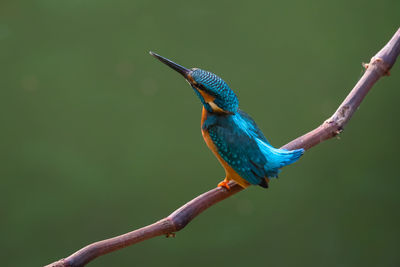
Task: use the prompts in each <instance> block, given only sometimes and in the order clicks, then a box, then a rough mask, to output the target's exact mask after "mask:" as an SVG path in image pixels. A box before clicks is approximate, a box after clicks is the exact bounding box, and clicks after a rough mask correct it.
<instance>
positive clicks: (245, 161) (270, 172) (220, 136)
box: [151, 52, 304, 189]
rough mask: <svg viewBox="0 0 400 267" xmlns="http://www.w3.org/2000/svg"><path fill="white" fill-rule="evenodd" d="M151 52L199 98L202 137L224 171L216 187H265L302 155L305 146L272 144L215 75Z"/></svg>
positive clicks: (223, 82) (225, 84) (232, 93)
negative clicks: (288, 147) (230, 183)
mask: <svg viewBox="0 0 400 267" xmlns="http://www.w3.org/2000/svg"><path fill="white" fill-rule="evenodd" d="M151 54H152V55H153V56H155V57H156V58H157V59H159V60H160V61H161V62H163V63H165V64H167V65H168V66H170V67H171V68H173V69H175V70H176V71H178V72H179V73H180V74H182V75H183V76H184V77H185V79H186V80H187V81H188V82H189V84H190V85H191V86H192V88H193V89H194V91H195V92H196V94H197V96H198V97H199V98H200V101H201V103H202V104H203V114H202V121H201V130H202V134H203V137H204V139H205V141H206V143H207V145H208V146H209V148H210V149H211V150H212V151H213V152H214V154H215V155H216V157H217V158H218V160H219V161H220V163H221V164H222V166H223V167H224V169H225V172H226V177H225V180H224V181H223V182H221V183H220V184H219V186H223V187H226V188H228V189H229V186H228V181H229V180H235V181H236V182H237V183H238V184H239V185H241V186H242V187H247V186H248V185H259V186H261V187H264V188H267V187H268V182H269V178H272V177H277V176H278V173H279V172H280V169H281V168H282V167H284V166H286V165H289V164H291V163H293V162H295V161H297V160H298V159H299V158H300V156H301V155H303V153H304V149H296V150H291V151H289V150H284V149H277V148H274V147H272V146H271V145H270V143H269V142H268V141H267V139H266V138H265V136H264V134H263V133H262V132H261V130H260V129H259V128H258V126H257V125H256V123H255V122H254V120H253V119H252V118H251V117H250V116H249V115H248V114H246V113H245V112H244V111H242V110H240V109H239V101H238V99H237V97H236V95H235V93H234V92H233V91H232V90H231V88H230V87H229V86H228V84H227V83H226V82H225V81H224V80H222V79H221V78H220V77H218V76H217V75H215V74H213V73H211V72H208V71H205V70H201V69H197V68H193V69H186V68H184V67H182V66H180V65H178V64H176V63H174V62H172V61H170V60H168V59H166V58H164V57H161V56H159V55H157V54H155V53H152V52H151Z"/></svg>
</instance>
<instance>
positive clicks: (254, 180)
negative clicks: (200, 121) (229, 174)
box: [208, 124, 267, 185]
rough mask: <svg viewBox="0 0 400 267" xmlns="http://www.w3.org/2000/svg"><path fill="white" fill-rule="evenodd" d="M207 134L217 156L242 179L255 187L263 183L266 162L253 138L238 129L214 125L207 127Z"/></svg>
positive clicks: (265, 173)
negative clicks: (216, 151) (215, 149)
mask: <svg viewBox="0 0 400 267" xmlns="http://www.w3.org/2000/svg"><path fill="white" fill-rule="evenodd" d="M208 133H209V135H210V138H211V140H212V141H213V143H214V144H215V146H216V148H217V150H218V153H219V155H220V156H221V157H222V158H223V159H224V160H225V161H226V162H227V163H228V164H229V166H231V167H232V169H234V170H235V171H236V172H237V173H238V174H239V175H240V176H241V177H242V178H243V179H245V180H246V181H248V182H249V183H251V184H255V185H258V184H261V183H264V181H265V178H266V177H267V172H266V170H265V168H264V166H265V164H266V163H267V161H266V158H265V156H264V155H263V153H262V152H261V150H260V148H259V146H258V145H257V142H256V140H255V139H254V138H252V137H251V136H249V135H248V134H246V133H245V132H243V131H242V130H241V129H239V128H237V129H232V127H224V126H221V125H216V124H214V125H211V126H210V127H208Z"/></svg>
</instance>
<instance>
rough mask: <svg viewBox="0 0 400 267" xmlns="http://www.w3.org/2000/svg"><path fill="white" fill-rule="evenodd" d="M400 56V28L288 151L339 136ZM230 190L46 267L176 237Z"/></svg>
mask: <svg viewBox="0 0 400 267" xmlns="http://www.w3.org/2000/svg"><path fill="white" fill-rule="evenodd" d="M399 53H400V28H399V29H398V30H397V32H396V33H395V34H394V36H393V37H392V39H391V40H390V41H389V42H388V43H387V44H386V45H385V47H383V48H382V49H381V50H380V51H379V52H378V53H377V54H376V55H375V56H374V57H372V59H371V61H370V63H369V64H365V65H364V66H365V68H366V71H365V73H364V75H363V76H362V77H361V79H360V80H359V81H358V82H357V84H356V85H355V86H354V88H353V90H352V91H351V92H350V93H349V95H348V96H347V97H346V99H345V100H344V101H343V103H342V104H341V105H340V106H339V108H338V109H337V110H336V112H335V113H334V114H333V115H332V117H330V118H329V119H327V120H326V121H325V122H324V123H322V125H320V126H319V127H317V128H316V129H314V130H312V131H310V132H309V133H307V134H305V135H303V136H300V137H298V138H297V139H295V140H293V141H291V142H290V143H288V144H286V145H284V146H283V147H282V148H284V149H289V150H291V149H297V148H304V149H306V150H308V149H310V148H311V147H313V146H315V145H317V144H319V143H321V142H322V141H325V140H327V139H330V138H332V137H334V136H336V135H338V134H339V133H340V132H341V131H342V130H343V128H344V126H345V125H346V124H347V122H348V121H349V120H350V118H351V117H352V115H353V114H354V112H355V111H356V110H357V108H358V107H359V105H360V103H361V101H362V100H363V99H364V97H365V96H366V95H367V93H368V92H369V90H370V89H371V88H372V86H373V85H374V84H375V82H376V81H377V80H378V79H379V78H381V77H382V76H385V75H389V70H390V69H391V68H392V66H393V64H394V63H395V61H396V59H397V57H398V55H399ZM229 186H230V188H231V189H230V190H227V189H225V188H214V189H212V190H210V191H208V192H206V193H204V194H202V195H200V196H198V197H196V198H195V199H193V200H192V201H190V202H188V203H186V204H185V205H184V206H182V207H180V208H179V209H177V210H176V211H174V212H173V213H172V214H171V215H169V216H168V217H166V218H164V219H162V220H160V221H158V222H156V223H154V224H151V225H148V226H145V227H143V228H140V229H137V230H135V231H132V232H129V233H126V234H123V235H120V236H116V237H113V238H110V239H106V240H103V241H99V242H95V243H93V244H90V245H88V246H86V247H84V248H82V249H80V250H79V251H77V252H75V253H74V254H72V255H71V256H69V257H67V258H65V259H62V260H59V261H57V262H54V263H52V264H49V265H47V266H46V267H78V266H84V265H85V264H87V263H89V262H90V261H92V260H93V259H95V258H97V257H99V256H101V255H104V254H107V253H110V252H112V251H114V250H118V249H121V248H124V247H127V246H130V245H133V244H136V243H138V242H142V241H144V240H146V239H149V238H153V237H156V236H160V235H167V236H170V235H174V233H175V232H177V231H179V230H181V229H183V228H184V227H185V226H186V225H187V224H188V223H189V222H191V221H192V220H193V219H194V218H195V217H196V216H197V215H199V214H200V213H201V212H203V211H204V210H206V209H207V208H209V207H211V206H212V205H214V204H216V203H218V202H219V201H221V200H224V199H225V198H228V197H230V196H232V195H234V194H236V193H237V192H240V191H242V190H243V188H242V187H240V186H239V185H238V184H236V183H235V182H230V184H229Z"/></svg>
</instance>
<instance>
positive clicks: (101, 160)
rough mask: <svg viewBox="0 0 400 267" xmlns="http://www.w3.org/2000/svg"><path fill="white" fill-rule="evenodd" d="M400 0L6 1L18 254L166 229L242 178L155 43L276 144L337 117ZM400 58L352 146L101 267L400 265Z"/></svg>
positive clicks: (3, 150)
mask: <svg viewBox="0 0 400 267" xmlns="http://www.w3.org/2000/svg"><path fill="white" fill-rule="evenodd" d="M399 10H400V1H398V0H384V1H361V0H360V1H349V0H338V1H318V0H306V1H252V0H250V1H241V2H239V1H238V2H234V1H208V0H204V1H191V0H188V1H161V0H158V1H144V0H143V1H138V0H135V1H123V0H115V1H104V0H96V1H94V0H86V1H82V0H81V1H78V0H69V1H54V0H29V1H28V0H26V1H15V0H2V1H1V2H0V120H1V129H0V159H1V161H0V162H1V163H0V164H1V168H0V177H1V178H0V179H1V180H0V181H1V186H0V190H1V191H0V192H1V194H0V203H1V204H0V212H1V220H0V229H1V238H0V258H1V265H2V266H41V265H45V264H48V263H50V262H53V261H55V260H58V259H60V258H63V257H66V256H68V255H70V254H71V253H72V252H74V251H76V250H77V249H79V248H81V247H83V246H85V245H87V244H89V243H91V242H94V241H97V240H101V239H105V238H109V237H112V236H114V235H118V234H121V233H125V232H127V231H131V230H133V229H136V228H138V227H141V226H144V225H147V224H150V223H152V222H154V221H156V220H158V219H160V218H162V217H164V216H166V215H168V214H169V213H170V212H172V211H173V210H174V209H176V208H177V207H179V206H180V205H182V204H184V203H185V202H187V201H188V200H190V199H192V198H193V197H195V196H197V195H198V194H200V193H202V192H204V191H206V190H208V189H210V188H213V187H214V186H216V184H217V183H218V182H219V181H220V180H221V179H222V178H223V177H224V172H223V169H222V168H221V167H220V166H219V163H218V162H217V160H216V159H215V158H214V156H213V155H212V153H211V152H210V151H208V149H207V148H206V145H205V144H204V142H203V140H202V137H201V133H200V111H201V106H200V102H199V100H198V99H197V98H196V96H195V94H194V93H193V90H192V89H191V88H190V87H189V86H188V84H187V83H186V82H185V81H184V80H183V79H182V77H180V76H179V75H178V74H177V73H175V72H173V71H172V70H170V69H168V68H167V67H166V66H164V65H162V64H161V63H160V62H158V61H156V60H155V59H154V58H152V57H151V56H150V55H149V54H148V51H149V50H153V51H155V52H157V53H159V54H161V55H163V56H166V57H168V58H170V59H172V60H175V61H176V62H178V63H180V64H182V65H184V66H187V67H200V68H203V69H206V70H210V71H213V72H215V73H217V74H218V75H219V76H221V77H222V78H223V79H225V80H226V81H227V82H228V83H229V85H230V86H231V87H232V88H233V89H234V90H235V92H236V93H237V95H238V97H239V99H240V101H241V102H240V103H241V108H242V109H243V110H245V111H247V112H248V113H249V114H251V115H252V116H253V117H254V119H255V120H256V121H257V123H258V125H259V126H260V128H261V129H262V130H263V131H264V133H265V135H266V136H267V137H268V139H269V140H270V141H271V143H272V144H273V145H275V146H281V145H283V144H285V143H286V142H288V141H290V140H292V139H293V138H295V137H297V136H299V135H301V134H303V133H305V132H307V131H309V130H311V129H313V128H314V127H316V126H318V125H319V124H320V123H322V122H323V121H324V120H325V119H326V118H328V117H329V116H330V115H331V114H332V113H333V112H334V111H335V110H336V108H337V107H338V105H339V104H340V102H341V101H342V100H343V98H344V97H345V96H346V94H347V93H348V92H349V90H350V89H351V88H352V87H353V85H354V84H355V83H356V81H357V80H358V79H359V77H360V76H361V75H362V72H363V69H362V67H361V62H368V61H369V59H370V57H371V56H373V55H374V54H375V53H376V52H377V51H378V50H379V49H380V48H381V47H382V46H383V45H384V44H385V43H386V42H387V41H388V40H389V39H390V38H391V36H392V35H393V33H394V32H395V31H396V30H397V28H398V27H399V25H400V23H399V18H400V17H399ZM399 63H400V62H398V64H397V65H395V67H394V68H393V69H392V76H391V77H390V78H386V77H385V78H383V79H382V80H381V81H379V82H378V84H376V86H374V88H373V90H372V91H371V92H370V94H369V95H368V96H367V98H366V99H365V101H364V102H363V103H362V105H361V107H360V109H359V110H358V111H357V113H356V114H355V115H354V117H353V119H352V120H351V121H350V123H349V124H348V126H347V127H346V129H345V131H344V133H343V134H342V135H341V136H340V139H339V140H338V139H334V140H330V141H328V142H325V143H323V144H321V145H318V146H317V147H315V148H313V149H312V150H310V151H308V152H307V153H306V154H305V155H304V156H303V157H302V159H301V160H300V161H299V162H298V163H296V164H294V165H291V166H289V167H286V168H285V169H284V171H283V172H282V174H281V176H280V179H279V180H274V181H273V182H272V183H271V185H270V189H268V190H263V189H262V188H260V187H252V188H249V189H248V190H246V191H244V192H241V193H240V194H238V195H235V196H234V197H232V198H230V199H227V200H225V201H223V202H222V203H220V204H218V205H217V206H214V207H212V208H211V209H209V210H207V211H206V212H205V213H204V214H202V215H201V216H200V217H198V218H196V219H195V220H194V221H193V222H192V223H191V224H190V225H188V227H187V228H185V229H184V230H183V231H181V232H179V233H178V234H177V236H176V238H169V239H167V238H164V237H158V238H155V239H152V240H149V241H146V242H143V243H140V244H137V245H135V246H133V247H129V248H126V249H123V250H120V251H118V252H115V253H112V254H109V255H107V256H103V257H101V258H99V259H97V260H95V261H94V262H92V263H90V264H89V266H99V267H100V266H205V265H208V266H326V267H329V266H341V267H342V266H343V267H344V266H363V267H364V266H399V264H400V254H399V239H400V229H399V224H400V216H399V204H400V195H399V193H398V191H399V187H400V179H399V175H398V161H399V156H398V153H399V138H398V133H399V130H400V129H399V123H398V115H399V111H400V109H399V108H400V106H399V104H398V99H399V98H400V90H399V89H400V86H399V85H400V67H399V66H400V64H399Z"/></svg>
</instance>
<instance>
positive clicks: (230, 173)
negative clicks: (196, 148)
mask: <svg viewBox="0 0 400 267" xmlns="http://www.w3.org/2000/svg"><path fill="white" fill-rule="evenodd" d="M206 119H207V110H206V109H205V108H204V107H203V111H202V115H201V126H203V124H204V122H205V120H206ZM201 133H202V135H203V138H204V141H205V142H206V144H207V146H208V148H209V149H210V150H211V151H212V152H213V153H214V155H215V156H216V157H217V159H218V160H219V162H220V163H221V165H222V167H224V169H225V174H226V179H228V180H234V181H235V182H237V183H238V184H239V185H240V186H241V187H243V188H246V187H248V186H249V185H250V184H249V182H247V181H246V180H245V179H243V178H242V177H240V175H239V174H238V173H237V172H236V171H235V170H234V169H232V167H231V166H229V164H228V163H227V162H226V161H225V160H224V159H223V158H222V157H221V156H220V155H219V154H218V151H217V148H216V146H215V145H214V142H213V141H212V140H211V137H210V135H209V133H208V131H207V130H203V127H202V128H201Z"/></svg>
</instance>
